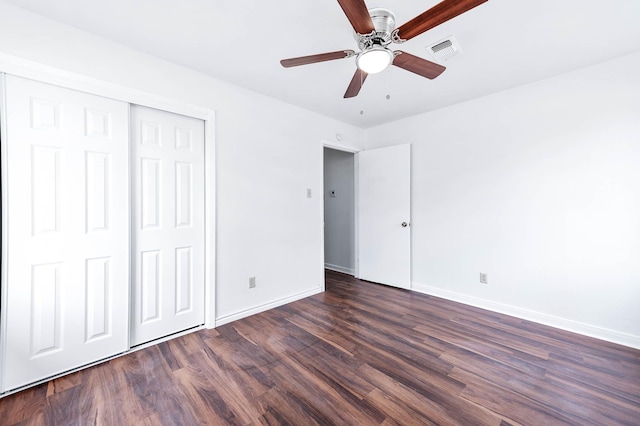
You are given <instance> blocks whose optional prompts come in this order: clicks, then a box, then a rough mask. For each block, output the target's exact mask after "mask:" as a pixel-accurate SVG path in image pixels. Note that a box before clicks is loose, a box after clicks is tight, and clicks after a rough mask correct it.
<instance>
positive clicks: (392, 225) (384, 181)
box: [358, 144, 411, 288]
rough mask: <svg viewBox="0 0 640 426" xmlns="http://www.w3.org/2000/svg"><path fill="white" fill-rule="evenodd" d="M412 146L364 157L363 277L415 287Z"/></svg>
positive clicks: (360, 251) (361, 157) (360, 221)
mask: <svg viewBox="0 0 640 426" xmlns="http://www.w3.org/2000/svg"><path fill="white" fill-rule="evenodd" d="M410 167H411V146H410V145H409V144H406V145H397V146H392V147H388V148H379V149H372V150H368V151H361V152H359V153H358V260H359V263H358V274H359V278H361V279H363V280H368V281H373V282H376V283H381V284H388V285H392V286H395V287H401V288H410V287H411V232H410V227H409V225H410V214H411V169H410Z"/></svg>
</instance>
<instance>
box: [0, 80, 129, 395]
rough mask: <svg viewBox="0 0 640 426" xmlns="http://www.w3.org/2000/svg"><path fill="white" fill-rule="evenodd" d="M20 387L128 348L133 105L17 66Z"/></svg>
mask: <svg viewBox="0 0 640 426" xmlns="http://www.w3.org/2000/svg"><path fill="white" fill-rule="evenodd" d="M6 106H7V115H6V116H7V123H6V125H7V141H6V143H7V144H8V145H7V159H6V161H5V162H4V164H5V166H6V167H7V175H6V176H7V181H6V182H5V183H6V185H5V186H4V187H3V191H7V192H8V194H7V196H8V205H7V206H5V207H6V208H7V209H8V211H7V214H8V219H7V220H8V227H7V229H6V230H5V231H6V232H8V244H7V247H5V248H4V250H7V252H6V256H7V257H6V258H7V260H8V262H7V264H6V265H3V267H6V268H8V271H7V282H4V283H3V287H4V293H3V297H7V298H8V303H7V304H6V306H7V312H3V320H4V325H5V327H6V328H5V331H6V345H5V348H4V351H5V354H4V361H5V365H4V372H5V374H4V384H3V386H2V387H3V389H4V390H9V389H14V388H16V387H19V386H22V385H25V384H28V383H30V382H34V381H38V380H41V379H43V378H46V377H48V376H51V375H55V374H58V373H62V372H64V371H66V370H70V369H73V368H75V367H79V366H81V365H83V364H87V363H90V362H93V361H97V360H100V359H102V358H105V357H109V356H111V355H115V354H117V353H120V352H123V351H125V350H127V349H128V317H129V315H128V312H129V311H128V306H129V286H128V285H129V279H128V278H129V269H128V262H129V251H128V233H129V227H128V223H129V222H128V220H129V215H128V207H129V206H128V105H127V104H126V103H122V102H117V101H113V100H110V99H105V98H101V97H98V96H94V95H89V94H85V93H81V92H76V91H73V90H68V89H63V88H60V87H56V86H51V85H47V84H43V83H38V82H35V81H31V80H27V79H22V78H18V77H13V76H7V79H6Z"/></svg>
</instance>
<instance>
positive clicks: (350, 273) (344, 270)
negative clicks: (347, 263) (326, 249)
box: [324, 263, 356, 276]
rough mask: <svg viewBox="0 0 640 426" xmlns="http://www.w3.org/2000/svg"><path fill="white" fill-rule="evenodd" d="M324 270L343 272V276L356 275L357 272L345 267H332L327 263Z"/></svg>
mask: <svg viewBox="0 0 640 426" xmlns="http://www.w3.org/2000/svg"><path fill="white" fill-rule="evenodd" d="M324 269H328V270H330V271H336V272H342V273H343V274H349V275H354V276H355V274H356V271H355V270H354V269H350V268H345V267H344V266H339V265H332V264H331V263H325V264H324Z"/></svg>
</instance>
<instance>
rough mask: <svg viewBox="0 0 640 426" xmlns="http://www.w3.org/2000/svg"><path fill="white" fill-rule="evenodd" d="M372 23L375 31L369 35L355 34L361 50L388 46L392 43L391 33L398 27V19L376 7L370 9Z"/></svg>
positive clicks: (386, 10)
mask: <svg viewBox="0 0 640 426" xmlns="http://www.w3.org/2000/svg"><path fill="white" fill-rule="evenodd" d="M369 15H370V16H371V21H373V27H374V28H375V30H374V31H373V32H371V33H369V34H358V33H354V38H355V39H356V41H357V42H358V47H359V48H360V49H367V48H370V47H372V46H374V45H380V46H386V45H388V44H389V43H391V33H392V32H393V30H394V29H395V27H396V18H395V16H394V15H393V13H391V11H389V10H388V9H383V8H381V7H376V8H373V9H369Z"/></svg>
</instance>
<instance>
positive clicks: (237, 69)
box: [9, 0, 640, 127]
mask: <svg viewBox="0 0 640 426" xmlns="http://www.w3.org/2000/svg"><path fill="white" fill-rule="evenodd" d="M9 1H10V2H11V3H13V4H15V5H18V6H20V7H23V8H25V9H28V10H31V11H33V12H36V13H39V14H42V15H45V16H48V17H51V18H53V19H55V20H58V21H61V22H63V23H66V24H69V25H71V26H74V27H77V28H80V29H82V30H85V31H88V32H90V33H94V34H97V35H100V36H102V37H105V38H107V39H111V40H114V41H116V42H118V43H121V44H124V45H127V46H130V47H133V48H135V49H138V50H141V51H143V52H146V53H149V54H152V55H155V56H159V57H161V58H164V59H166V60H169V61H171V62H175V63H178V64H181V65H184V66H186V67H189V68H193V69H195V70H198V71H201V72H203V73H206V74H209V75H212V76H214V77H218V78H220V79H223V80H226V81H229V82H232V83H235V84H237V85H239V86H243V87H246V88H248V89H251V90H254V91H256V92H260V93H263V94H266V95H269V96H272V97H274V98H278V99H281V100H284V101H286V102H289V103H292V104H295V105H299V106H301V107H303V108H306V109H309V110H312V111H316V112H318V113H320V114H324V115H326V116H329V117H333V118H336V119H338V120H341V121H344V122H347V123H351V124H353V125H356V126H359V127H370V126H374V125H377V124H381V123H383V122H388V121H393V120H396V119H399V118H403V117H407V116H411V115H415V114H419V113H422V112H426V111H430V110H433V109H437V108H442V107H444V106H447V105H451V104H454V103H458V102H462V101H465V100H469V99H473V98H477V97H480V96H484V95H487V94H490V93H494V92H497V91H501V90H505V89H508V88H511V87H514V86H518V85H522V84H526V83H530V82H533V81H537V80H540V79H543V78H546V77H550V76H553V75H556V74H560V73H564V72H567V71H570V70H573V69H577V68H581V67H584V66H587V65H590V64H593V63H597V62H601V61H604V60H607V59H611V58H614V57H617V56H621V55H624V54H627V53H632V52H635V51H638V50H640V0H607V1H603V0H535V1H533V0H529V1H525V0H489V1H488V2H487V3H484V4H483V5H480V6H479V7H477V8H475V9H472V10H471V11H469V12H467V13H465V14H463V15H461V16H458V17H457V18H454V19H453V20H451V21H449V22H446V23H444V24H442V25H440V26H439V27H436V28H434V29H432V30H430V31H427V32H426V33H424V34H422V35H420V36H418V37H416V38H414V39H412V40H410V41H408V42H407V43H405V44H403V45H402V46H401V47H399V48H400V49H402V50H404V51H407V52H409V53H412V54H414V55H418V56H421V57H423V58H425V59H429V60H431V59H432V58H431V57H430V55H429V53H428V52H427V51H426V50H425V47H426V46H428V45H430V44H432V43H434V42H437V41H439V40H441V39H443V38H445V37H447V36H449V35H454V36H455V37H456V38H457V40H458V42H459V43H460V45H461V46H462V49H463V50H464V53H463V54H461V55H458V56H456V57H454V58H452V59H450V60H449V61H447V62H444V63H443V65H445V66H446V67H447V70H446V71H445V72H444V73H443V74H442V75H441V76H440V77H438V78H437V79H435V80H427V79H425V78H422V77H419V76H417V75H414V74H412V73H410V72H407V71H405V70H402V69H400V68H397V67H389V68H388V69H387V70H385V71H384V72H382V73H380V74H376V75H371V76H369V78H368V79H367V81H366V83H365V85H364V87H363V88H362V90H361V92H360V95H359V96H358V97H356V98H352V99H343V95H344V92H345V90H346V88H347V85H348V84H349V81H350V80H351V77H352V76H353V73H354V72H355V62H354V59H353V58H348V59H342V60H336V61H330V62H324V63H318V64H311V65H306V66H301V67H297V68H289V69H285V68H283V67H281V66H280V63H279V60H280V59H283V58H290V57H296V56H304V55H310V54H316V53H324V52H331V51H335V50H344V49H353V50H357V46H356V43H355V41H354V39H353V30H352V28H351V26H350V24H349V21H348V20H347V19H346V17H345V16H344V14H343V12H342V9H341V8H340V5H339V4H338V2H337V1H336V0H271V1H265V0H108V1H105V0H64V1H50V0H9ZM436 3H438V0H367V5H368V6H369V7H370V8H372V7H385V8H387V9H390V10H392V12H393V13H394V14H395V16H396V21H397V23H398V25H401V24H403V23H404V22H406V21H408V20H409V19H411V18H413V17H414V16H416V15H418V14H419V13H421V12H423V11H424V10H426V9H428V8H430V7H432V6H433V5H435V4H436ZM386 95H390V99H386ZM361 111H363V113H362V114H361Z"/></svg>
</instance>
